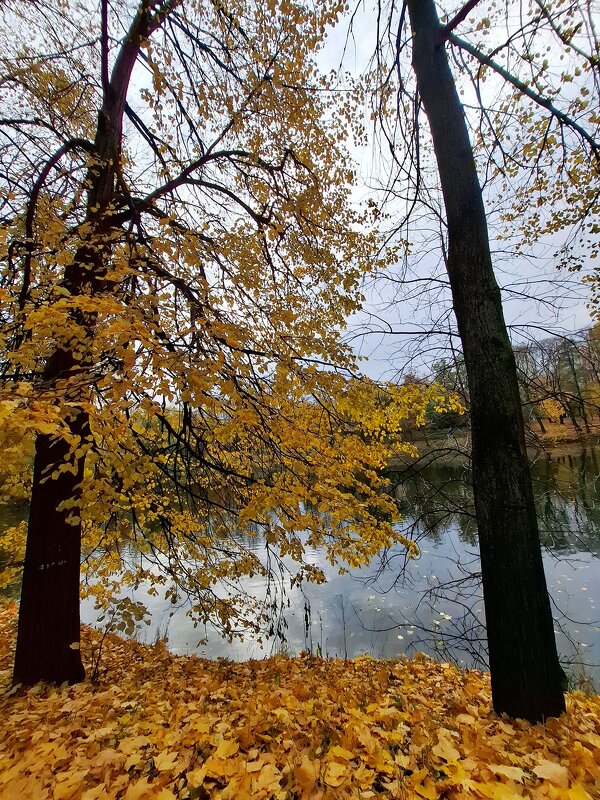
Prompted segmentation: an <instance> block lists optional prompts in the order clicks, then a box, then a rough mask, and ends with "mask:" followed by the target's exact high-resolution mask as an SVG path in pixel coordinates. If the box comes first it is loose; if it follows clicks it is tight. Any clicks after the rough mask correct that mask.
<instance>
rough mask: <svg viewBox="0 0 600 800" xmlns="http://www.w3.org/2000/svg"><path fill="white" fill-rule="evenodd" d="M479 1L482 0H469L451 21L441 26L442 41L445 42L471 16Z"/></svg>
mask: <svg viewBox="0 0 600 800" xmlns="http://www.w3.org/2000/svg"><path fill="white" fill-rule="evenodd" d="M479 2H480V0H468V2H467V3H465V4H464V6H463V7H462V8H461V9H460V11H459V12H458V13H457V14H456V15H455V16H454V17H453V18H452V19H451V20H450V22H448V23H446V25H444V26H443V27H442V28H441V30H440V32H439V36H440V39H439V41H440V43H441V42H445V41H446V40H447V39H448V37H449V36H450V34H451V33H452V31H453V30H454V29H455V28H457V27H458V26H459V25H460V23H461V22H463V21H464V20H465V19H466V18H467V17H468V16H469V14H470V13H471V11H472V10H473V9H474V8H475V6H476V5H477V4H478V3H479Z"/></svg>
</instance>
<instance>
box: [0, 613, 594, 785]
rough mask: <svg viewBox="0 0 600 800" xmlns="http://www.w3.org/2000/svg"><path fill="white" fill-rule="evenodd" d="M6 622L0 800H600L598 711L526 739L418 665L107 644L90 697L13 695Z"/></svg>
mask: <svg viewBox="0 0 600 800" xmlns="http://www.w3.org/2000/svg"><path fill="white" fill-rule="evenodd" d="M15 621H16V606H15V605H14V604H12V605H8V606H3V607H2V606H0V632H1V634H0V670H3V671H2V672H1V673H0V679H1V681H2V687H3V689H2V695H1V696H0V798H3V799H4V798H15V799H16V798H19V800H21V798H23V799H25V798H36V800H37V798H40V800H43V798H53V800H80V799H81V800H94V799H95V798H122V799H123V800H145V798H157V800H173V799H174V798H182V800H183V799H184V798H189V799H190V800H196V799H197V800H207V798H222V799H223V800H226V799H227V800H244V799H245V798H256V800H262V799H263V798H264V800H267V798H278V799H280V800H284V798H289V799H290V800H292V799H294V798H295V799H296V800H321V798H323V800H325V798H364V800H367V798H373V797H378V798H417V800H418V799H419V798H430V799H431V800H433V799H434V798H448V799H450V798H492V799H493V800H504V798H514V797H529V798H568V800H586V798H588V799H590V800H594V798H598V797H600V698H598V697H591V698H590V697H585V696H583V695H580V694H570V695H569V696H568V711H567V713H566V715H564V717H563V718H561V719H560V720H550V721H548V722H547V723H546V725H530V724H528V723H525V722H522V721H513V720H508V719H502V718H500V717H497V716H495V715H494V714H493V713H492V712H491V710H490V685H489V677H488V676H487V675H484V674H481V673H478V672H474V671H461V670H458V669H455V668H454V667H452V666H450V665H449V664H437V663H435V662H434V661H431V660H430V659H427V658H425V657H422V658H415V659H411V660H400V661H376V660H373V659H370V658H359V659H355V660H353V661H340V660H325V659H320V658H310V657H300V658H287V657H283V656H281V657H274V658H271V659H268V660H265V661H250V662H245V663H228V662H223V661H206V660H201V659H197V658H195V657H176V656H173V655H171V654H170V653H169V652H168V651H167V650H166V649H165V647H164V646H161V645H155V646H147V645H141V644H138V643H135V642H129V641H124V640H122V639H119V638H117V637H111V638H109V639H107V640H106V641H105V644H104V653H103V661H102V665H101V671H100V681H99V683H98V684H97V685H92V684H91V683H89V682H86V683H83V684H80V685H78V686H71V687H63V688H50V687H46V686H43V685H38V686H36V687H34V688H33V689H31V690H29V691H27V692H26V693H19V692H17V693H15V692H12V693H11V690H10V689H9V688H8V685H9V682H10V667H11V659H12V646H13V642H14V628H15ZM98 636H99V634H98V633H97V632H94V631H91V630H89V629H86V631H85V634H84V641H83V643H82V649H83V650H84V653H86V654H87V655H86V657H87V659H88V663H89V658H90V653H91V651H92V649H93V647H94V644H97V641H98Z"/></svg>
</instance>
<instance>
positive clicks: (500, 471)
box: [408, 0, 565, 721]
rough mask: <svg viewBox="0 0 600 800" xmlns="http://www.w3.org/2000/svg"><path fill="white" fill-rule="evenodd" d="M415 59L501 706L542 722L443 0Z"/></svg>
mask: <svg viewBox="0 0 600 800" xmlns="http://www.w3.org/2000/svg"><path fill="white" fill-rule="evenodd" d="M408 9H409V14H410V21H411V26H412V31H413V69H414V71H415V74H416V77H417V84H418V89H419V93H420V96H421V99H422V101H423V105H424V108H425V112H426V114H427V117H428V119H429V125H430V128H431V134H432V137H433V146H434V150H435V155H436V159H437V163H438V169H439V174H440V180H441V187H442V193H443V197H444V204H445V208H446V218H447V224H448V261H447V270H448V276H449V279H450V284H451V288H452V297H453V304H454V311H455V314H456V319H457V323H458V329H459V333H460V336H461V340H462V345H463V353H464V358H465V364H466V369H467V377H468V383H469V392H470V400H471V429H472V439H473V453H472V458H473V490H474V496H475V510H476V516H477V526H478V530H479V544H480V551H481V566H482V575H483V591H484V600H485V611H486V621H487V635H488V644H489V659H490V671H491V676H492V695H493V704H494V709H495V710H496V711H497V712H499V713H501V712H506V713H507V714H509V715H510V716H512V717H524V718H526V719H529V720H532V721H539V720H542V719H543V718H545V717H549V716H556V715H559V714H560V713H562V712H563V711H564V709H565V702H564V697H563V693H562V688H561V684H562V680H561V678H562V672H561V669H560V666H559V662H558V656H557V652H556V643H555V639H554V631H553V623H552V614H551V610H550V601H549V598H548V591H547V588H546V579H545V576H544V568H543V564H542V554H541V548H540V540H539V533H538V527H537V519H536V513H535V506H534V501H533V491H532V486H531V478H530V474H529V466H528V461H527V452H526V449H525V430H524V424H523V415H522V410H521V402H520V398H519V387H518V383H517V374H516V365H515V359H514V354H513V351H512V347H511V344H510V341H509V338H508V334H507V331H506V325H505V322H504V316H503V311H502V304H501V298H500V290H499V288H498V285H497V283H496V279H495V276H494V272H493V268H492V260H491V254H490V247H489V240H488V232H487V220H486V215H485V209H484V205H483V199H482V194H481V187H480V185H479V180H478V177H477V170H476V166H475V160H474V156H473V149H472V146H471V143H470V140H469V134H468V131H467V127H466V123H465V119H464V112H463V108H462V105H461V103H460V100H459V97H458V94H457V91H456V88H455V85H454V80H453V77H452V73H451V71H450V67H449V64H448V58H447V54H446V50H445V47H444V43H443V29H442V26H441V25H440V23H439V20H438V16H437V11H436V7H435V3H434V0H408Z"/></svg>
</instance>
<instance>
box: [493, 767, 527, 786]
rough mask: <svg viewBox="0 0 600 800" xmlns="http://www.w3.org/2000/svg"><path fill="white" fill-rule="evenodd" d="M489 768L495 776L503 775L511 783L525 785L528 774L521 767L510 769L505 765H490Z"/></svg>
mask: <svg viewBox="0 0 600 800" xmlns="http://www.w3.org/2000/svg"><path fill="white" fill-rule="evenodd" d="M489 767H490V769H491V770H492V772H493V773H494V774H495V775H503V776H504V777H505V778H508V779H509V780H511V781H519V782H520V783H523V781H524V780H525V778H526V777H527V773H526V772H525V771H524V770H522V769H521V768H520V767H508V766H506V765H505V764H490V765H489Z"/></svg>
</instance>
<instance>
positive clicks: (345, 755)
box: [327, 744, 355, 761]
mask: <svg viewBox="0 0 600 800" xmlns="http://www.w3.org/2000/svg"><path fill="white" fill-rule="evenodd" d="M327 755H328V756H331V757H332V758H341V759H342V761H352V759H354V758H355V755H354V753H351V752H350V750H346V748H345V747H340V746H339V745H337V744H336V745H335V746H334V747H330V748H329V752H328V753H327Z"/></svg>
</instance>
